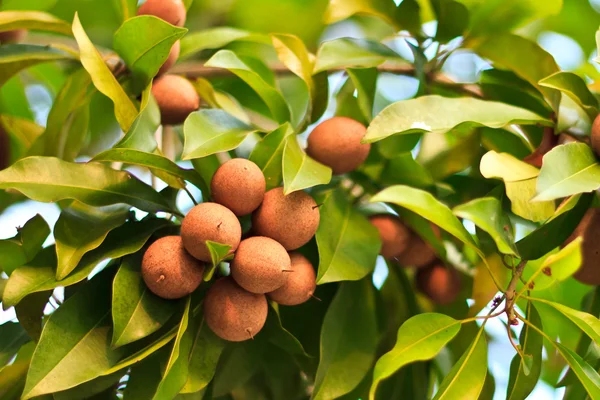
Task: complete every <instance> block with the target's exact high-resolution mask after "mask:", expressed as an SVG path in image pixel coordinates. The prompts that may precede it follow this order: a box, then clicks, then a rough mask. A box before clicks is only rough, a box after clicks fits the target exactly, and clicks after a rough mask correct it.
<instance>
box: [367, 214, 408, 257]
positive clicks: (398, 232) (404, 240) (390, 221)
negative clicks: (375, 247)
mask: <svg viewBox="0 0 600 400" xmlns="http://www.w3.org/2000/svg"><path fill="white" fill-rule="evenodd" d="M369 221H371V223H372V224H373V225H374V226H375V228H377V230H378V231H379V236H380V237H381V242H382V247H381V251H380V254H381V255H382V256H384V257H385V258H394V257H398V256H400V254H402V252H404V251H405V250H406V249H407V247H408V245H409V243H410V241H411V236H412V233H411V231H410V230H409V229H408V228H407V227H406V226H404V224H403V223H402V221H400V218H398V217H397V216H395V215H392V214H378V215H373V216H371V217H370V218H369Z"/></svg>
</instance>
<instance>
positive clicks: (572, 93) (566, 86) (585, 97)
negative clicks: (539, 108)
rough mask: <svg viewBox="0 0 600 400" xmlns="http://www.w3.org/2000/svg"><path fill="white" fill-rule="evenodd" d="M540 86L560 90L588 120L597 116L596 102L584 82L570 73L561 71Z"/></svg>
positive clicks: (543, 81) (545, 79)
mask: <svg viewBox="0 0 600 400" xmlns="http://www.w3.org/2000/svg"><path fill="white" fill-rule="evenodd" d="M539 85H540V86H543V87H547V88H551V89H556V90H560V91H561V92H562V93H564V94H566V95H567V96H569V97H570V98H571V99H572V100H573V101H574V102H575V103H577V104H578V105H579V106H580V107H581V108H583V109H584V110H585V112H586V113H587V114H588V116H589V117H590V119H592V120H593V119H594V118H596V116H597V115H598V100H597V99H596V97H594V95H593V94H592V93H591V92H590V90H589V89H588V87H587V84H586V83H585V81H584V80H583V79H582V78H581V77H579V75H575V74H574V73H572V72H566V71H561V72H557V73H555V74H552V75H550V76H549V77H547V78H544V79H542V80H541V81H540V82H539Z"/></svg>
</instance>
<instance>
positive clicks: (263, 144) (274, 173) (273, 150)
mask: <svg viewBox="0 0 600 400" xmlns="http://www.w3.org/2000/svg"><path fill="white" fill-rule="evenodd" d="M293 133H294V130H293V128H292V126H291V125H290V124H289V123H288V122H286V123H285V124H283V125H281V126H280V127H279V128H277V129H275V130H274V131H272V132H269V133H268V134H267V135H266V136H265V137H264V138H263V139H262V140H261V141H260V142H258V143H257V144H256V146H254V149H253V150H252V153H250V157H249V160H250V161H252V162H254V163H255V164H256V165H258V167H259V168H260V169H261V171H262V172H263V175H264V176H265V181H266V182H267V190H271V189H273V188H276V187H278V186H280V184H281V181H282V179H283V168H282V161H283V149H284V148H285V143H286V140H287V137H288V136H290V135H292V134H293Z"/></svg>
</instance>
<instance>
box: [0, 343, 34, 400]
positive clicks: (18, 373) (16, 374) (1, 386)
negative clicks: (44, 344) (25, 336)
mask: <svg viewBox="0 0 600 400" xmlns="http://www.w3.org/2000/svg"><path fill="white" fill-rule="evenodd" d="M34 350H35V343H33V342H29V343H28V344H26V345H24V346H22V347H21V349H20V350H19V352H18V353H17V357H16V359H15V361H14V362H13V363H12V364H11V365H8V366H6V367H4V368H1V369H0V396H2V398H3V399H6V400H18V399H20V398H21V394H22V393H23V387H25V377H26V375H27V369H28V368H29V361H30V360H31V356H32V355H33V351H34Z"/></svg>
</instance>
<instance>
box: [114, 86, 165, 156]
mask: <svg viewBox="0 0 600 400" xmlns="http://www.w3.org/2000/svg"><path fill="white" fill-rule="evenodd" d="M159 126H160V110H159V109H158V104H157V103H156V99H154V96H152V86H151V85H148V87H147V88H146V89H145V90H144V91H143V92H142V102H141V104H140V113H139V115H138V116H137V118H136V119H135V121H134V122H133V125H131V128H130V129H129V131H128V132H127V134H126V135H125V136H124V137H123V139H121V140H120V141H119V142H118V143H117V144H115V145H114V146H113V148H116V149H134V150H139V151H143V152H146V153H153V152H154V151H155V150H156V148H157V147H158V144H157V143H156V137H155V133H156V131H157V130H158V127H159Z"/></svg>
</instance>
